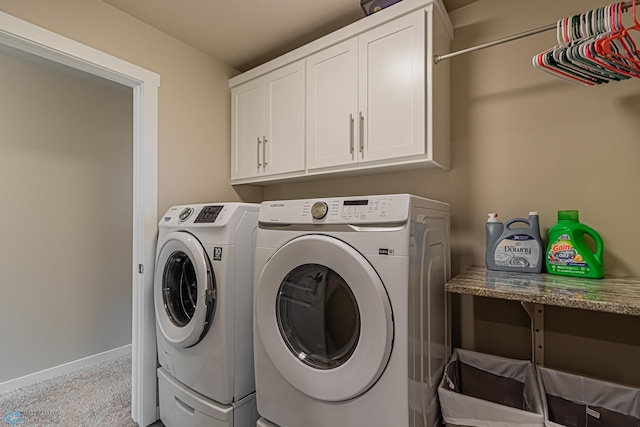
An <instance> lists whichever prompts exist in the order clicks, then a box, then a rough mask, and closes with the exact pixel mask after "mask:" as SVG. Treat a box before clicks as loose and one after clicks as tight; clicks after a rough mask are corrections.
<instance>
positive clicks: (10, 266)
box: [0, 53, 133, 383]
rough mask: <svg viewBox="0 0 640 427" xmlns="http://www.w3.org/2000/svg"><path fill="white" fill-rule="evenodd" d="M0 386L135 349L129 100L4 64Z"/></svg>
mask: <svg viewBox="0 0 640 427" xmlns="http://www.w3.org/2000/svg"><path fill="white" fill-rule="evenodd" d="M0 99H2V102H0V129H2V137H1V138H0V182H2V185H1V186H0V200H2V209H0V236H1V242H2V244H1V245H0V288H1V289H2V310H0V324H2V325H3V326H2V328H1V329H0V342H2V343H3V349H4V351H3V352H2V353H1V354H0V383H1V382H4V381H6V380H10V379H14V378H17V377H20V376H23V375H27V374H31V373H34V372H37V371H41V370H44V369H47V368H51V367H54V366H57V365H60V364H63V363H66V362H69V361H73V360H77V359H81V358H84V357H87V356H91V355H94V354H97V353H101V352H104V351H108V350H112V349H114V348H118V347H122V346H125V345H128V344H131V274H130V271H129V270H128V268H127V267H128V266H129V265H130V264H131V257H132V254H131V241H132V214H131V212H132V198H133V196H132V187H133V184H132V181H133V173H132V161H133V155H132V153H133V151H132V150H133V109H132V106H133V95H132V92H131V89H130V88H126V87H117V86H116V85H114V84H111V83H109V84H107V83H105V82H100V81H98V80H96V79H95V78H94V79H93V80H89V79H88V78H87V77H80V76H77V75H72V74H69V73H68V72H65V71H64V70H62V69H61V68H60V67H57V68H52V67H51V66H49V65H45V64H42V63H35V62H31V61H29V60H27V59H20V58H16V57H13V56H9V55H7V54H3V53H0Z"/></svg>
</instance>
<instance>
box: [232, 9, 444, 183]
mask: <svg viewBox="0 0 640 427" xmlns="http://www.w3.org/2000/svg"><path fill="white" fill-rule="evenodd" d="M451 37H452V28H451V23H450V21H449V19H448V16H447V15H446V12H445V9H444V7H443V6H442V4H441V2H440V1H439V0H435V1H434V0H404V1H403V2H400V3H397V4H396V5H394V6H392V7H389V8H388V9H385V10H383V11H380V12H377V13H376V14H374V15H371V16H369V17H366V18H364V19H361V20H360V21H357V22H355V23H354V24H351V25H350V26H348V27H345V28H343V29H341V30H338V31H336V32H334V33H332V34H330V35H328V36H325V37H323V38H321V39H318V40H316V41H315V42H313V43H310V44H308V45H306V46H303V47H302V48H299V49H296V50H295V51H292V52H290V53H288V54H286V55H284V56H282V57H280V58H277V59H275V60H273V61H270V62H268V63H266V64H263V65H261V66H260V67H257V68H255V69H253V70H250V71H248V72H246V73H244V74H241V75H239V76H237V77H234V78H233V79H231V80H230V82H229V85H230V87H231V94H232V131H231V133H232V141H231V146H232V149H231V157H232V159H231V161H232V169H231V170H232V172H231V182H232V184H243V183H261V184H269V183H276V182H281V181H283V180H294V179H297V180H299V179H304V178H308V177H318V176H320V175H327V176H328V175H330V174H331V176H334V175H354V174H363V173H373V172H382V171H390V170H399V169H409V168H416V167H433V166H437V167H441V168H445V169H448V168H449V159H450V154H449V151H450V149H449V143H450V129H449V127H450V119H449V117H450V104H449V67H448V64H446V63H441V64H438V65H434V63H433V56H434V55H435V54H436V53H438V54H442V53H446V52H448V50H449V44H450V40H451ZM278 136H279V137H278ZM265 139H266V142H265ZM281 157H283V158H281ZM265 163H266V164H265Z"/></svg>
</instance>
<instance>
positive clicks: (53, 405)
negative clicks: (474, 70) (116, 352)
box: [0, 354, 138, 427]
mask: <svg viewBox="0 0 640 427" xmlns="http://www.w3.org/2000/svg"><path fill="white" fill-rule="evenodd" d="M0 425H2V426H13V427H28V426H38V427H66V426H69V427H72V426H73V427H137V426H138V424H137V423H135V422H134V421H133V420H132V419H131V355H130V354H129V355H124V356H119V357H116V358H113V359H109V360H106V361H104V362H100V363H97V364H95V365H91V366H88V367H86V368H83V369H80V370H77V371H74V372H71V373H69V374H65V375H60V376H58V377H55V378H52V379H49V380H46V381H42V382H39V383H36V384H33V385H30V386H27V387H22V388H19V389H16V390H12V391H9V392H6V393H2V394H0Z"/></svg>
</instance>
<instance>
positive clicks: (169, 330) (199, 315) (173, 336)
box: [154, 232, 215, 348]
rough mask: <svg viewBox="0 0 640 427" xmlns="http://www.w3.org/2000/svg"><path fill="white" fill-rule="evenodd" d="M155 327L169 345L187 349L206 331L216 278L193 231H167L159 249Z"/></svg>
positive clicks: (213, 302) (213, 304)
mask: <svg viewBox="0 0 640 427" xmlns="http://www.w3.org/2000/svg"><path fill="white" fill-rule="evenodd" d="M154 302H155V308H156V318H157V322H158V326H159V328H160V330H161V332H162V335H163V336H164V338H165V339H166V340H167V341H169V343H171V345H173V346H175V347H180V348H186V347H190V346H193V345H195V344H197V343H198V342H199V341H200V340H201V339H202V337H204V335H205V334H206V332H207V330H208V328H209V326H210V324H211V322H212V320H213V312H214V308H215V279H214V274H213V270H212V267H211V262H210V261H209V258H208V257H207V253H206V251H205V250H204V248H203V247H202V244H201V243H200V242H199V241H198V239H196V238H195V237H194V236H193V235H192V234H190V233H186V232H173V233H171V234H169V235H168V236H167V238H166V240H165V242H164V244H163V245H162V247H161V248H160V250H159V252H158V260H157V265H156V274H155V281H154Z"/></svg>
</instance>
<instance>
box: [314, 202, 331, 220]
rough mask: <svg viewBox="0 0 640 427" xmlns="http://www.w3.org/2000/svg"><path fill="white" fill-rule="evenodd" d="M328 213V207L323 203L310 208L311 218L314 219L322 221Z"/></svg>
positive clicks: (317, 203) (316, 203)
mask: <svg viewBox="0 0 640 427" xmlns="http://www.w3.org/2000/svg"><path fill="white" fill-rule="evenodd" d="M327 212H329V206H327V204H326V203H325V202H315V203H314V204H313V205H312V206H311V216H312V217H314V218H315V219H322V218H324V217H325V216H327Z"/></svg>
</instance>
